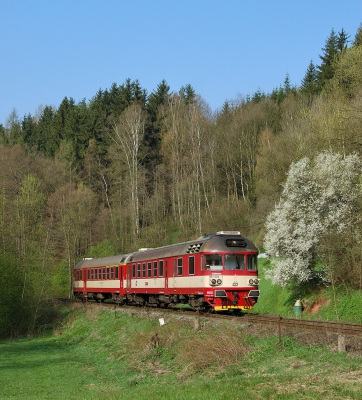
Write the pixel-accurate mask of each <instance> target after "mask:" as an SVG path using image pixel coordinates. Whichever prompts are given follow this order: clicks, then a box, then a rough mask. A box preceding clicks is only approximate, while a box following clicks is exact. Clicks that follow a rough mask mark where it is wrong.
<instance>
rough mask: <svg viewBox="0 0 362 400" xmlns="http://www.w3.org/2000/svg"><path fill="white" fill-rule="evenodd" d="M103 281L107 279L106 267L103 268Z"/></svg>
mask: <svg viewBox="0 0 362 400" xmlns="http://www.w3.org/2000/svg"><path fill="white" fill-rule="evenodd" d="M102 269H103V279H106V267H103V268H102Z"/></svg>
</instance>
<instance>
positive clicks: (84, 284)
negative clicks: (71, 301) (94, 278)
mask: <svg viewBox="0 0 362 400" xmlns="http://www.w3.org/2000/svg"><path fill="white" fill-rule="evenodd" d="M89 274H90V271H89V269H84V270H83V276H82V278H83V293H84V294H86V293H87V277H88V278H89V276H88V275H89Z"/></svg>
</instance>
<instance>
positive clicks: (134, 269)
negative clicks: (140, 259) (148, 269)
mask: <svg viewBox="0 0 362 400" xmlns="http://www.w3.org/2000/svg"><path fill="white" fill-rule="evenodd" d="M135 277H136V264H132V278H135Z"/></svg>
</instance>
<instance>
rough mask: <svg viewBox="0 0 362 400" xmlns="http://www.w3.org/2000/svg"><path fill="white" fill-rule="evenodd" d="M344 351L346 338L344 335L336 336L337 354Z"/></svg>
mask: <svg viewBox="0 0 362 400" xmlns="http://www.w3.org/2000/svg"><path fill="white" fill-rule="evenodd" d="M344 351H346V338H345V336H344V335H338V353H343V352H344Z"/></svg>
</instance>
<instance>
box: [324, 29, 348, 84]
mask: <svg viewBox="0 0 362 400" xmlns="http://www.w3.org/2000/svg"><path fill="white" fill-rule="evenodd" d="M348 38H349V36H348V35H347V34H346V32H345V31H344V29H343V28H342V30H341V31H340V32H338V34H336V33H335V31H334V29H332V31H331V33H330V35H329V37H328V38H327V40H326V44H325V47H323V48H322V50H323V54H322V55H319V58H320V59H321V60H322V63H321V65H319V66H318V67H317V69H318V72H317V77H318V89H319V90H321V89H322V88H323V87H324V86H325V84H326V83H327V82H328V81H329V80H330V79H332V78H333V76H334V73H335V63H336V61H337V60H338V58H339V56H340V54H341V53H342V52H343V51H344V50H345V49H346V48H347V43H348Z"/></svg>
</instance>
